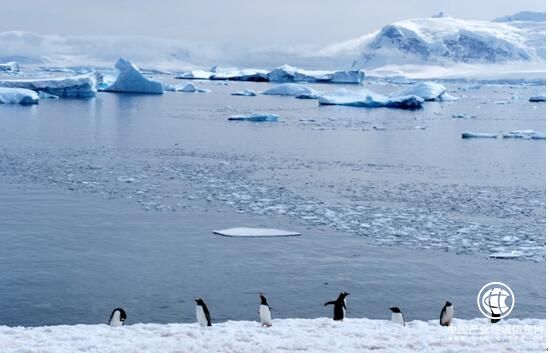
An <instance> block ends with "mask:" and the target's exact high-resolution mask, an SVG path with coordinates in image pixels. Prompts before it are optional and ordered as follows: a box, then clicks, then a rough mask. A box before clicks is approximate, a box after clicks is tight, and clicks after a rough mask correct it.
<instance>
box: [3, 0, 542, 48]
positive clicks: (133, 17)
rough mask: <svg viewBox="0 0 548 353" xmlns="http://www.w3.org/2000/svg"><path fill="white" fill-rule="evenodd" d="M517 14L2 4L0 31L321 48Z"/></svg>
mask: <svg viewBox="0 0 548 353" xmlns="http://www.w3.org/2000/svg"><path fill="white" fill-rule="evenodd" d="M521 10H531V11H542V12H544V11H545V3H544V0H519V1H516V0H491V1H485V0H459V1H449V0H446V1H443V0H416V1H410V0H385V1H378V0H375V1H370V0H367V1H366V0H334V1H328V0H255V1H253V0H153V1H151V0H93V1H78V0H25V1H24V2H20V1H3V3H2V5H1V10H0V31H8V30H23V31H31V32H37V33H42V34H60V35H97V34H98V35H104V34H121V35H148V36H154V37H166V38H174V39H181V40H190V41H192V42H202V43H204V44H218V43H219V44H220V43H224V44H226V43H231V42H233V41H238V42H239V43H240V45H244V46H253V45H265V44H266V45H268V44H271V45H279V44H282V43H286V44H287V45H292V46H293V45H300V44H309V45H323V44H329V43H332V42H336V41H341V40H346V39H351V38H355V37H359V36H361V35H363V34H366V33H369V32H371V31H374V30H376V29H378V28H379V27H381V26H383V25H385V24H388V23H391V22H394V21H397V20H401V19H406V18H412V17H429V16H431V15H433V14H434V13H437V12H439V11H444V13H445V14H446V15H451V16H453V17H459V18H467V19H483V20H490V19H493V18H495V17H500V16H503V15H508V14H512V13H515V12H518V11H521ZM0 45H1V43H0Z"/></svg>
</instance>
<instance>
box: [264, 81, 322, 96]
mask: <svg viewBox="0 0 548 353" xmlns="http://www.w3.org/2000/svg"><path fill="white" fill-rule="evenodd" d="M263 94H264V95H267V96H292V97H298V98H311V99H315V98H318V97H319V96H320V95H321V94H322V93H321V92H318V91H316V90H314V89H312V88H310V87H307V86H305V85H300V84H298V83H283V84H281V85H277V86H274V87H272V88H269V89H267V90H266V91H264V92H263Z"/></svg>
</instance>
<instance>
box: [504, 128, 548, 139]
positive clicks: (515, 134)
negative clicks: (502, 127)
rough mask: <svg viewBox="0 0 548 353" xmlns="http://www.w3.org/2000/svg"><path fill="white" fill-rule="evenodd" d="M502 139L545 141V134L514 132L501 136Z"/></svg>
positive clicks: (527, 131)
mask: <svg viewBox="0 0 548 353" xmlns="http://www.w3.org/2000/svg"><path fill="white" fill-rule="evenodd" d="M502 137H503V138H505V139H506V138H516V139H530V140H545V139H546V134H544V133H542V132H540V131H535V130H514V131H510V132H507V133H505V134H503V135H502Z"/></svg>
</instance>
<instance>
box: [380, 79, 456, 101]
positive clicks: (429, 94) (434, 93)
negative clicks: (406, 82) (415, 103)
mask: <svg viewBox="0 0 548 353" xmlns="http://www.w3.org/2000/svg"><path fill="white" fill-rule="evenodd" d="M444 93H446V88H445V86H444V85H440V84H439V83H435V82H429V81H427V82H418V83H415V84H413V85H410V86H408V87H405V88H404V89H402V90H400V91H397V92H394V93H392V94H390V97H402V96H417V97H421V98H422V99H424V100H425V101H435V100H444V98H445V100H455V99H456V98H455V97H453V96H450V95H445V96H444Z"/></svg>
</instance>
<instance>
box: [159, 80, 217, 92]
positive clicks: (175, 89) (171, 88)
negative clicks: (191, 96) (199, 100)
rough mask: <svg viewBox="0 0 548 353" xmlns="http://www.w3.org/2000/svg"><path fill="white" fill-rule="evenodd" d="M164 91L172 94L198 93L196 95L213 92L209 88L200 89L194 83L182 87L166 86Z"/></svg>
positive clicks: (181, 85) (184, 84)
mask: <svg viewBox="0 0 548 353" xmlns="http://www.w3.org/2000/svg"><path fill="white" fill-rule="evenodd" d="M164 89H165V90H166V91H171V92H191V93H192V92H196V93H209V92H211V90H209V89H207V88H198V87H197V86H196V85H195V84H194V83H192V82H187V83H183V84H180V85H169V84H164Z"/></svg>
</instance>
